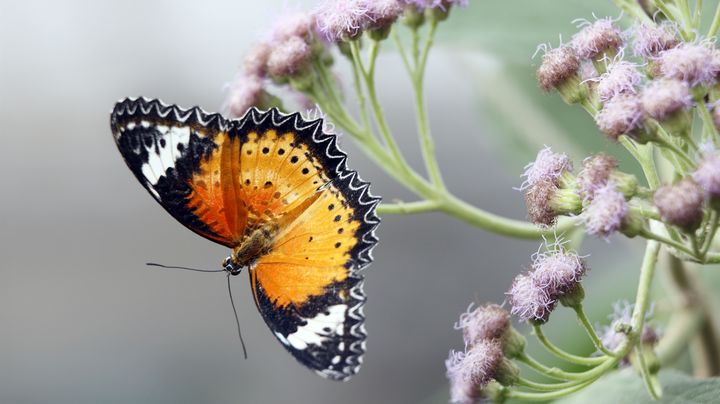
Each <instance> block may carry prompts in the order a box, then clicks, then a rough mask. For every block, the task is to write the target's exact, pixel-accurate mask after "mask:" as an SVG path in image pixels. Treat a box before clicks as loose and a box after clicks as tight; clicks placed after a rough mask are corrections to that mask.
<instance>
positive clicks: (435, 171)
mask: <svg viewBox="0 0 720 404" xmlns="http://www.w3.org/2000/svg"><path fill="white" fill-rule="evenodd" d="M437 24H438V22H437V20H435V19H433V20H432V22H431V23H430V30H429V32H428V36H427V39H426V40H425V46H424V47H423V49H422V52H421V53H419V54H418V53H417V52H416V51H415V50H416V48H417V40H416V39H414V42H415V44H414V46H413V48H414V49H415V50H414V51H413V58H414V59H415V70H414V71H411V72H409V73H410V77H412V85H413V90H414V93H415V113H416V114H417V117H418V135H419V136H420V149H421V151H422V156H423V160H424V161H425V168H426V170H427V172H428V175H429V176H430V180H431V181H432V183H433V184H434V185H435V186H436V187H438V188H445V184H444V183H443V180H442V175H441V174H440V168H439V167H438V165H437V158H436V157H435V145H434V142H433V139H432V136H431V135H430V126H429V124H428V117H427V110H426V108H425V95H424V85H423V80H424V78H425V67H426V66H427V59H428V54H429V53H430V48H431V47H432V44H433V38H434V36H435V31H436V29H437ZM413 38H417V30H413Z"/></svg>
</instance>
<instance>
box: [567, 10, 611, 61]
mask: <svg viewBox="0 0 720 404" xmlns="http://www.w3.org/2000/svg"><path fill="white" fill-rule="evenodd" d="M579 27H582V29H581V30H580V32H578V33H577V34H575V35H573V38H572V43H571V44H572V47H573V48H574V49H575V52H577V55H578V56H579V57H580V58H581V59H593V60H594V59H597V58H598V57H599V56H601V55H602V54H603V53H615V52H617V51H618V50H619V49H620V48H621V47H622V44H623V40H622V33H621V32H620V30H619V29H617V27H615V24H614V22H613V20H612V19H611V18H602V19H599V20H597V21H595V22H592V23H591V22H589V21H582V22H581V23H580V25H579Z"/></svg>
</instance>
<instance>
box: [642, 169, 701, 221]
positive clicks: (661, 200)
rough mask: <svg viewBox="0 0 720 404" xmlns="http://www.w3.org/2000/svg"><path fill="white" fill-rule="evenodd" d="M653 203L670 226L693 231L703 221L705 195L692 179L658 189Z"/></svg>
mask: <svg viewBox="0 0 720 404" xmlns="http://www.w3.org/2000/svg"><path fill="white" fill-rule="evenodd" d="M653 201H654V202H655V206H656V207H657V208H658V211H659V212H660V216H661V217H662V218H663V220H665V221H667V222H668V223H670V224H673V225H675V226H678V227H681V228H683V229H685V230H688V231H693V230H695V229H697V228H698V226H699V225H700V222H701V221H702V218H703V204H704V202H705V193H704V192H703V189H702V188H701V187H700V186H699V185H698V184H697V183H696V182H695V181H693V180H692V179H690V178H685V179H682V180H680V181H679V182H677V183H676V184H673V185H665V186H663V187H660V188H658V189H657V190H656V191H655V194H654V195H653Z"/></svg>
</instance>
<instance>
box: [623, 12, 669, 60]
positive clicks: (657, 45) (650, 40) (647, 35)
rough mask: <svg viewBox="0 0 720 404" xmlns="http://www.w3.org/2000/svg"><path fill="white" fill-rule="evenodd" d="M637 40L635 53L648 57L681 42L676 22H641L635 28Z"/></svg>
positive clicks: (634, 44) (634, 48) (634, 43)
mask: <svg viewBox="0 0 720 404" xmlns="http://www.w3.org/2000/svg"><path fill="white" fill-rule="evenodd" d="M633 36H634V37H635V41H634V42H633V53H635V55H636V56H641V57H643V58H646V59H650V58H653V57H655V56H657V55H658V53H660V52H662V51H664V50H668V49H670V48H674V47H676V46H677V45H678V44H680V40H679V39H678V37H677V26H676V25H675V24H674V23H670V22H667V21H665V22H662V23H660V24H657V25H656V24H640V25H638V26H636V27H635V29H634V30H633Z"/></svg>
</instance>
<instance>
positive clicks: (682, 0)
mask: <svg viewBox="0 0 720 404" xmlns="http://www.w3.org/2000/svg"><path fill="white" fill-rule="evenodd" d="M676 1H677V5H678V8H679V9H680V15H681V16H682V19H683V27H684V28H685V29H684V31H686V32H687V34H688V39H689V40H693V39H695V28H697V27H695V19H694V18H693V16H692V11H690V3H688V0H676Z"/></svg>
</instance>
